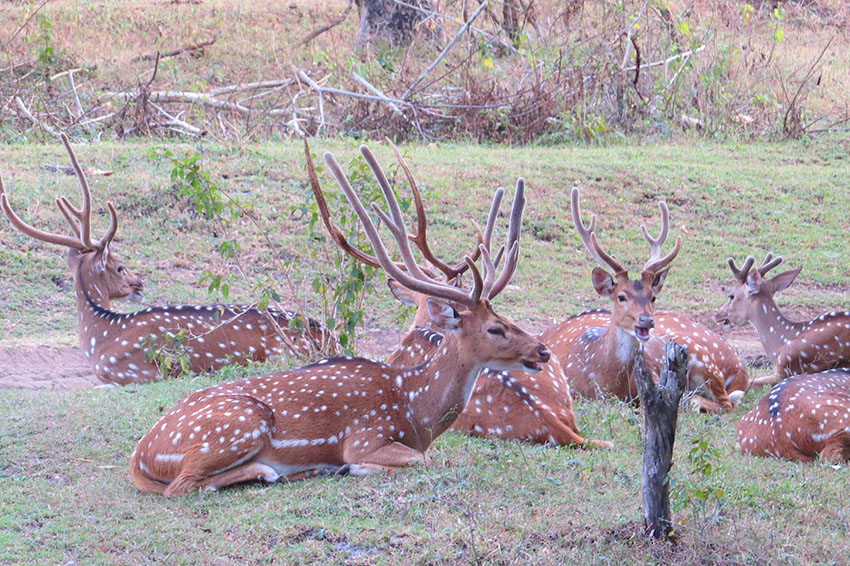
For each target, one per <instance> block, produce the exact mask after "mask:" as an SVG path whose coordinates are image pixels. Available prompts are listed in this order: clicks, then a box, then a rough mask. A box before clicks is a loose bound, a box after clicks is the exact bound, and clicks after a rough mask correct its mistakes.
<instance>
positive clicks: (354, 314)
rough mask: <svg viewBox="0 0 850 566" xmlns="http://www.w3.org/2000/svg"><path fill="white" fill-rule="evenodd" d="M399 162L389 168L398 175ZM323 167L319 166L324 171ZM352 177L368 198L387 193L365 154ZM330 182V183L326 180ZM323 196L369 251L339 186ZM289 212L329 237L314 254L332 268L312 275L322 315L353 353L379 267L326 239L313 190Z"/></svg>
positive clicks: (351, 169) (406, 202)
mask: <svg viewBox="0 0 850 566" xmlns="http://www.w3.org/2000/svg"><path fill="white" fill-rule="evenodd" d="M397 170H398V168H397V167H395V166H393V167H390V168H389V169H388V174H389V176H390V177H394V176H395V174H396V173H397ZM321 172H322V168H321V167H316V173H317V174H319V175H321ZM348 179H349V182H350V183H351V185H352V187H353V188H354V189H355V190H356V191H357V193H358V194H359V195H360V196H361V198H362V199H363V200H364V201H365V202H369V201H380V199H383V194H382V193H381V190H380V188H379V187H378V185H377V183H376V182H375V180H374V177H373V175H372V171H371V169H369V165H368V164H367V163H366V161H365V160H364V159H363V157H362V156H357V157H356V158H354V159H352V161H351V162H350V163H349V166H348ZM324 185H325V187H330V186H331V184H330V183H325V184H324ZM324 192H325V198H326V199H327V201H328V206H329V207H330V209H331V214H332V215H333V218H334V221H335V223H336V224H337V225H338V226H339V227H340V229H341V230H342V231H343V233H344V234H345V235H346V237H347V238H348V239H349V241H350V242H351V243H352V244H353V245H354V246H356V247H359V248H360V249H362V250H364V251H367V252H371V246H370V245H369V243H368V240H367V239H366V238H365V236H364V235H363V234H362V233H361V232H360V222H359V220H358V219H357V216H356V215H355V214H354V212H353V211H352V210H351V207H350V206H349V205H348V203H347V202H346V200H345V196H344V195H343V194H342V193H341V192H339V191H332V190H325V191H324ZM399 204H400V206H401V209H402V211H404V212H406V211H407V210H408V209H409V208H410V199H403V198H400V199H399ZM291 213H292V214H293V215H295V216H300V217H302V218H305V219H306V220H307V224H308V227H309V231H310V238H311V239H313V240H319V241H323V242H326V243H327V245H325V246H324V247H323V248H322V249H321V250H320V251H316V252H313V259H315V260H317V261H325V262H328V263H330V264H331V265H333V270H331V271H328V272H325V273H316V274H315V275H314V276H313V278H312V280H311V281H310V284H311V289H312V290H313V293H314V296H315V298H316V299H317V300H318V301H319V302H320V304H321V308H322V313H323V316H322V320H323V322H324V323H325V327H326V328H327V329H328V330H330V331H331V332H333V334H334V335H335V336H336V338H337V340H338V341H339V344H340V346H342V348H343V350H344V351H345V353H346V354H353V353H355V350H356V348H355V338H356V330H357V327H358V326H362V325H363V323H364V322H365V316H364V315H365V310H364V308H363V301H364V300H365V299H366V297H368V296H369V294H370V293H371V292H372V290H373V289H374V279H375V277H376V276H377V274H378V272H377V270H376V269H375V268H373V267H371V266H369V265H364V264H361V263H359V262H357V261H355V260H353V259H352V258H350V257H348V255H346V254H345V253H344V252H342V251H341V250H339V249H338V248H337V247H336V246H335V245H333V244H330V243H328V240H327V238H326V234H325V231H324V227H322V226H320V224H321V221H320V217H319V207H318V204H317V203H316V200H315V198H314V196H313V194H312V192H310V193H309V194H308V196H307V197H306V198H305V200H304V202H302V203H301V204H299V205H295V206H293V207H292V209H291Z"/></svg>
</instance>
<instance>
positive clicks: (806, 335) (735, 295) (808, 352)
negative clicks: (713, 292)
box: [717, 254, 850, 386]
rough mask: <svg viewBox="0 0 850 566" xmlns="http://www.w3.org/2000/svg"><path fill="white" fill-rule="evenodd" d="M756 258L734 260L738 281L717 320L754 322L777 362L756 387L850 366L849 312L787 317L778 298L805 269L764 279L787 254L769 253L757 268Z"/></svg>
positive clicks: (765, 345) (728, 322)
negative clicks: (737, 262) (800, 318)
mask: <svg viewBox="0 0 850 566" xmlns="http://www.w3.org/2000/svg"><path fill="white" fill-rule="evenodd" d="M754 262H755V258H753V257H752V256H750V257H748V258H747V260H746V261H745V262H744V265H743V267H741V268H740V269H738V266H737V265H735V260H733V259H732V258H729V268H730V269H731V270H732V274H733V275H734V276H735V279H736V280H737V285H736V286H735V288H734V289H733V290H732V292H731V293H730V294H729V301H728V302H727V303H726V305H724V307H723V308H722V309H721V310H720V312H718V313H717V320H718V322H722V323H724V324H727V325H728V324H734V325H738V326H741V325H744V324H746V323H747V322H749V323H750V324H752V325H753V327H754V328H755V329H756V333H757V334H758V337H759V340H760V341H761V344H762V346H764V350H765V352H766V353H767V355H768V356H769V357H770V359H771V361H772V362H773V363H774V365H775V366H776V372H775V374H774V375H772V376H766V377H762V378H757V379H754V380H753V381H752V385H755V386H760V385H772V384H774V383H776V382H778V381H779V380H781V379H784V378H786V377H789V376H792V375H796V374H801V373H817V372H821V371H824V370H829V369H835V368H847V367H850V330H848V329H850V312H831V313H827V314H822V315H820V316H819V317H817V318H815V319H813V320H809V321H806V322H793V321H790V320H788V319H787V318H785V317H784V316H783V315H782V313H781V312H780V311H779V307H777V306H776V302H774V300H773V296H774V295H775V294H776V293H778V292H780V291H782V290H783V289H785V288H787V287H788V286H789V285H790V284H791V283H792V282H793V281H794V278H795V277H797V275H799V273H800V270H801V269H802V268H800V267H798V268H797V269H792V270H790V271H786V272H784V273H780V274H779V275H776V276H774V277H772V278H771V279H765V278H764V277H765V275H767V273H768V272H769V271H770V270H771V269H773V268H774V267H776V266H777V265H779V264H780V263H782V257H775V258H774V257H773V254H767V257H766V258H765V259H764V261H763V262H762V264H761V266H760V267H758V268H757V269H752V267H753V263H754Z"/></svg>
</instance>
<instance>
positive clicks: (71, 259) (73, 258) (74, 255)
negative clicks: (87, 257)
mask: <svg viewBox="0 0 850 566" xmlns="http://www.w3.org/2000/svg"><path fill="white" fill-rule="evenodd" d="M82 255H83V254H81V253H80V251H79V250H75V249H74V248H68V267H69V268H71V269H76V267H77V265H78V264H79V263H80V256H82Z"/></svg>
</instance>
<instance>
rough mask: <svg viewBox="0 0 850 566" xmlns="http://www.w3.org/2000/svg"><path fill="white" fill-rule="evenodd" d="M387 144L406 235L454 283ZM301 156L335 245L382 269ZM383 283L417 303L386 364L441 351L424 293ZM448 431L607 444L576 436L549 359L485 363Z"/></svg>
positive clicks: (513, 232) (563, 385) (458, 268)
mask: <svg viewBox="0 0 850 566" xmlns="http://www.w3.org/2000/svg"><path fill="white" fill-rule="evenodd" d="M390 145H391V146H392V148H393V150H394V151H395V153H396V158H397V160H398V163H399V164H400V166H401V168H402V170H403V171H404V173H405V175H406V177H407V181H408V183H409V184H410V187H411V189H412V192H413V202H414V204H415V207H416V217H417V231H416V234H415V235H412V236H411V237H410V239H411V241H413V242H414V243H415V244H416V246H417V248H418V249H419V250H420V252H421V253H422V256H423V257H424V258H426V259H427V260H428V262H429V263H430V265H433V266H434V267H436V268H437V269H438V270H439V271H441V272H442V273H443V280H444V281H445V282H446V283H454V282H456V281H457V280H458V278H459V277H460V276H461V275H462V274H463V273H464V272H465V271H466V269H467V264H466V263H463V262H462V263H459V264H456V265H449V264H447V263H445V262H443V261H442V260H440V258H438V257H436V256H435V254H434V253H433V252H432V251H431V249H430V247H429V245H428V240H427V223H426V222H425V218H426V215H425V209H424V206H423V204H422V198H421V194H420V192H419V188H418V185H417V183H416V180H415V178H414V177H413V174H412V173H411V171H410V168H409V167H408V165H407V163H406V162H405V160H404V158H403V157H402V156H401V153H400V152H399V151H398V149H397V148H396V147H395V146H394V145H392V143H391V142H390ZM305 154H306V158H307V168H308V171H309V173H310V182H311V187H312V189H313V194H314V196H315V197H316V202H317V203H318V208H319V213H320V216H321V218H322V220H323V222H324V224H325V227H326V228H327V231H328V234H329V235H330V237H331V239H332V240H333V241H334V242H336V244H337V245H338V246H339V247H340V249H342V250H343V251H344V252H346V253H347V254H349V255H350V256H352V257H353V258H355V259H356V260H358V261H360V262H363V263H366V264H368V265H371V266H372V267H380V266H379V264H378V260H377V259H376V258H374V257H372V256H370V255H368V254H366V253H364V252H363V251H362V250H358V249H357V248H354V247H353V246H351V245H350V244H349V242H348V241H347V240H346V238H345V236H344V235H343V232H342V230H340V229H339V228H338V227H337V226H336V225H335V224H334V222H333V220H332V218H331V216H330V210H329V207H328V205H327V202H326V200H325V197H324V194H323V193H322V189H321V186H320V185H319V179H318V176H317V175H316V173H315V169H314V167H313V163H312V159H311V157H310V151H309V148H308V147H306V144H305ZM523 193H524V185H523V183H522V182H521V181H520V182H519V183H518V184H517V193H516V195H517V196H516V197H515V198H514V207H518V206H521V205H522V203H523V202H524V198H523ZM501 194H502V193H501V189H500V190H499V192H497V199H496V200H494V201H493V205H492V206H491V209H490V214H489V216H488V219H487V224H486V228H485V230H484V232H483V234H482V233H481V232H480V231H479V240H480V241H481V242H482V243H484V245H485V247H487V248H489V247H490V241H491V238H492V234H493V229H494V224H495V220H496V213H497V212H498V204H499V202H500V200H501ZM511 218H512V219H516V222H512V223H511V226H510V228H509V230H508V243H507V246H506V248H507V249H510V248H511V247H512V246H513V243H514V242H518V241H519V236H520V231H519V229H518V223H519V216H518V215H516V214H514V215H512V216H511ZM420 268H421V269H422V270H423V271H429V270H430V268H429V267H427V266H425V265H420ZM387 283H388V285H389V288H390V291H391V292H392V293H393V295H394V296H395V297H396V298H397V299H398V300H399V301H400V302H401V303H403V304H405V305H408V306H412V307H415V308H416V314H415V315H414V318H413V323H412V325H411V328H410V331H409V332H408V333H407V334H406V335H405V336H404V337H403V338H402V340H401V343H400V344H399V346H398V348H396V350H395V351H394V352H393V353H391V354H390V356H389V358H388V359H387V363H388V364H390V365H393V366H413V365H418V364H421V363H424V362H425V361H427V360H428V359H429V358H430V357H431V356H433V355H434V353H435V352H436V351H437V350H438V349H439V347H440V345H441V343H442V341H443V340H444V337H445V334H446V333H447V332H448V331H449V329H446V328H442V327H438V326H437V325H436V324H435V323H434V321H433V320H432V319H431V317H430V316H429V315H428V306H427V301H428V300H429V298H428V296H427V295H424V294H422V293H417V292H415V291H411V290H410V289H408V288H406V287H405V286H403V285H400V284H399V283H398V282H397V281H394V280H392V279H390V280H389V281H388V282H387ZM506 283H507V281H504V282H503V283H502V284H498V285H494V286H493V288H492V289H491V290H490V294H489V298H490V300H492V299H493V298H494V297H495V296H496V295H497V294H498V293H499V292H501V291H502V289H503V288H504V286H505V284H506ZM450 430H456V431H460V432H464V433H466V434H470V435H473V436H483V437H488V438H501V439H505V440H525V441H530V442H538V443H542V444H554V445H578V446H601V447H610V446H611V444H610V443H609V442H605V441H598V440H586V439H585V438H584V437H582V436H581V433H580V432H579V430H578V426H577V425H576V418H575V414H574V413H573V408H572V397H571V395H570V388H569V384H568V383H567V380H566V376H564V372H563V370H562V369H561V366H560V364H559V363H558V362H557V360H555V359H554V358H551V359H550V360H549V361H548V362H547V363H545V364H544V365H543V371H542V372H540V373H539V374H535V375H530V374H527V373H525V372H523V371H510V372H504V371H503V372H499V371H496V370H491V369H489V368H485V369H484V370H483V371H482V373H481V376H480V377H479V379H478V381H477V382H476V384H475V389H474V390H473V392H472V397H471V398H470V401H469V403H468V405H467V406H466V409H465V410H464V411H463V412H462V413H461V414H460V416H459V417H458V419H457V420H456V421H455V422H454V424H453V425H452V426H451V428H450Z"/></svg>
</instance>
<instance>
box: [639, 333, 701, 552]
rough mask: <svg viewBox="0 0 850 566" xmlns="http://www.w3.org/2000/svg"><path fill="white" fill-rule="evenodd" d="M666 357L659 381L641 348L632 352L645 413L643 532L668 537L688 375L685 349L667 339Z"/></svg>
mask: <svg viewBox="0 0 850 566" xmlns="http://www.w3.org/2000/svg"><path fill="white" fill-rule="evenodd" d="M665 357H666V360H665V363H664V369H663V370H662V371H661V377H660V378H659V380H658V383H657V384H656V383H655V382H653V381H652V376H651V375H650V373H649V372H648V371H647V370H646V362H645V360H644V357H643V350H642V349H641V350H640V351H638V353H637V355H636V356H635V369H634V372H635V374H634V375H635V382H636V383H637V388H638V395H639V396H640V403H641V405H642V406H643V415H644V417H643V418H644V421H643V422H644V436H645V440H644V449H643V520H644V527H645V528H646V533H647V534H648V535H649V536H651V537H654V538H658V539H662V538H663V539H668V538H670V533H671V531H672V526H673V524H672V521H671V517H670V484H669V481H668V477H667V476H668V474H669V473H670V467H671V466H672V462H673V443H674V441H675V440H676V420H677V419H678V416H679V401H680V400H681V398H682V393H683V392H684V390H685V386H686V383H687V377H688V349H687V348H686V347H684V346H680V345H678V344H676V343H675V342H674V341H673V340H669V341H668V342H667V351H666V356H665Z"/></svg>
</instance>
